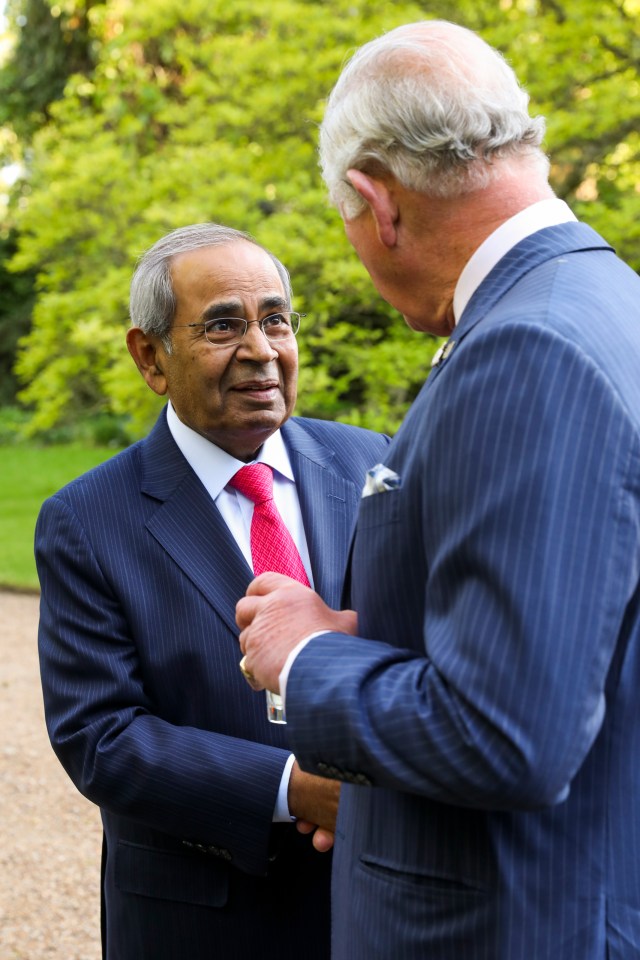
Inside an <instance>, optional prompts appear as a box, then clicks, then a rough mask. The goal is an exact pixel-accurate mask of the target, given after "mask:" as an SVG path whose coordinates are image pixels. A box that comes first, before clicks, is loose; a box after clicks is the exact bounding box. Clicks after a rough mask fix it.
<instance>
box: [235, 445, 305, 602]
mask: <svg viewBox="0 0 640 960" xmlns="http://www.w3.org/2000/svg"><path fill="white" fill-rule="evenodd" d="M229 486H231V487H235V489H236V490H238V491H239V492H240V493H242V494H244V496H245V497H248V499H249V500H251V501H252V502H253V503H254V508H253V517H252V519H251V558H252V560H253V572H254V573H255V575H256V576H258V574H259V573H264V572H265V571H266V570H273V571H275V572H276V573H286V575H287V576H288V577H292V578H293V579H294V580H299V581H300V583H304V585H305V586H307V587H308V586H310V584H309V579H308V577H307V573H306V571H305V569H304V564H303V563H302V560H301V559H300V554H299V553H298V550H297V547H296V545H295V543H294V542H293V537H292V536H291V534H290V533H289V531H288V530H287V528H286V526H285V523H284V520H283V519H282V517H281V516H280V514H279V513H278V508H277V507H276V505H275V503H274V502H273V471H272V470H271V467H269V466H267V464H266V463H252V464H251V465H250V466H248V467H242V469H241V470H238V472H237V473H236V474H235V476H233V477H232V478H231V480H229Z"/></svg>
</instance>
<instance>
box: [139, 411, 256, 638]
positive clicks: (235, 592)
mask: <svg viewBox="0 0 640 960" xmlns="http://www.w3.org/2000/svg"><path fill="white" fill-rule="evenodd" d="M141 453H142V485H141V486H142V491H143V493H146V494H148V495H149V496H151V497H154V498H155V499H157V500H160V501H162V502H161V503H160V505H159V506H158V509H157V510H156V511H155V512H154V513H153V514H152V515H151V516H150V517H149V519H148V521H147V528H148V530H149V532H150V533H151V534H152V536H153V537H155V539H156V540H157V541H158V543H159V544H160V545H161V546H162V547H163V548H164V549H165V550H166V552H167V553H168V554H169V555H170V556H171V557H172V558H173V560H174V561H175V562H176V563H177V565H178V566H179V567H180V569H181V570H182V571H183V572H184V574H185V575H186V576H187V577H188V578H189V579H190V580H191V581H192V583H193V584H194V585H195V586H196V587H197V588H198V590H200V591H201V593H202V594H203V595H204V596H205V597H206V599H207V600H208V602H209V603H210V604H211V606H212V607H214V609H215V610H216V611H217V612H218V613H219V615H220V616H221V617H222V619H223V620H224V621H225V622H226V624H227V626H228V627H229V629H230V630H231V631H232V633H234V634H235V633H237V626H236V620H235V605H236V599H237V598H238V597H240V596H243V595H244V593H245V591H246V589H247V586H248V585H249V583H250V582H251V580H252V579H253V573H252V571H251V569H250V568H249V566H248V565H247V563H246V561H245V559H244V557H243V556H242V553H241V551H240V550H239V548H238V546H237V545H236V542H235V540H234V539H233V537H232V536H231V534H230V532H229V528H228V527H227V525H226V523H225V522H224V520H223V519H222V516H221V515H220V513H219V511H218V509H217V508H216V506H215V504H213V503H212V502H211V498H210V497H209V494H208V493H207V491H206V490H205V488H204V487H203V486H202V484H201V483H200V481H199V480H198V478H197V476H196V475H195V473H194V472H193V470H192V469H191V467H190V466H189V464H188V463H187V461H186V460H185V459H184V457H183V456H182V454H181V452H180V450H179V449H178V447H177V445H176V444H175V442H174V440H173V437H172V436H171V434H170V432H169V428H168V426H167V423H166V414H165V413H164V412H163V413H162V414H161V416H160V418H159V420H158V422H157V424H156V426H155V427H154V429H153V430H152V432H151V433H150V434H149V437H148V438H147V440H145V441H143V443H142V444H141Z"/></svg>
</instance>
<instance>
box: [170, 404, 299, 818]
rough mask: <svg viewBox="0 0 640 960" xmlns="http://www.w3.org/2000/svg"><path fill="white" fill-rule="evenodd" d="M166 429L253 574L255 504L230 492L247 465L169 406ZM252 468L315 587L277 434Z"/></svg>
mask: <svg viewBox="0 0 640 960" xmlns="http://www.w3.org/2000/svg"><path fill="white" fill-rule="evenodd" d="M167 424H168V426H169V430H170V431H171V436H172V437H173V439H174V440H175V442H176V444H177V445H178V448H179V449H180V452H181V453H182V455H183V456H184V458H185V460H186V461H187V463H188V464H189V466H190V467H191V469H192V470H193V471H194V473H195V474H196V476H197V477H198V479H199V480H200V481H201V483H202V484H203V486H204V487H205V489H206V491H207V493H208V494H209V496H210V497H211V499H212V500H213V502H214V503H215V505H216V507H217V509H218V510H219V511H220V513H221V514H222V518H223V520H224V521H225V523H226V524H227V526H228V527H229V530H230V531H231V535H232V536H233V538H234V540H235V541H236V543H237V544H238V547H239V548H240V550H241V551H242V553H243V556H244V558H245V560H246V561H247V564H248V565H249V567H250V568H251V569H253V563H252V560H251V518H252V516H253V503H252V502H251V500H249V499H248V498H247V497H245V496H244V495H243V494H241V493H240V492H239V491H238V490H236V489H235V488H233V487H229V486H228V483H229V480H231V478H232V477H233V476H234V474H236V473H237V472H238V470H240V469H241V467H245V466H247V464H246V463H244V462H243V461H242V460H236V458H235V457H232V456H231V454H229V453H226V452H225V451H224V450H221V449H220V447H217V446H216V445H215V444H214V443H211V441H210V440H207V439H206V438H205V437H203V436H202V435H201V434H199V433H196V431H195V430H192V429H191V428H190V427H187V426H186V424H184V423H183V422H182V421H181V420H180V419H179V418H178V415H177V414H176V412H175V410H174V409H173V406H172V405H171V404H169V405H168V407H167ZM252 462H254V463H266V464H268V466H270V467H271V468H272V470H273V499H274V501H275V503H276V506H277V508H278V510H279V512H280V515H281V517H282V519H283V520H284V522H285V524H286V526H287V528H288V530H289V533H290V534H291V536H292V537H293V540H294V543H295V545H296V547H297V548H298V552H299V553H300V557H301V558H302V563H303V564H304V568H305V570H306V572H307V576H308V578H309V583H310V584H311V586H313V577H312V573H311V562H310V559H309V548H308V546H307V539H306V537H305V533H304V526H303V523H302V513H301V512H300V502H299V500H298V493H297V490H296V484H295V480H294V476H293V470H292V469H291V463H290V461H289V454H288V453H287V448H286V447H285V445H284V440H283V439H282V435H281V433H280V431H279V430H278V431H276V433H274V434H272V435H271V436H270V437H269V439H268V440H265V442H264V443H263V445H262V447H261V449H260V452H259V454H258V457H257V459H256V460H255V461H252ZM239 654H240V648H238V659H239ZM265 711H266V706H265ZM293 761H294V757H293V754H292V755H291V756H290V757H289V759H288V761H287V764H286V766H285V768H284V771H283V774H282V780H281V781H280V789H279V790H278V797H277V799H276V806H275V810H274V815H273V819H274V821H276V822H282V821H289V820H291V819H292V818H291V815H290V813H289V805H288V803H287V792H288V787H289V778H290V776H291V767H292V765H293Z"/></svg>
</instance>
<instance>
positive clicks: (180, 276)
mask: <svg viewBox="0 0 640 960" xmlns="http://www.w3.org/2000/svg"><path fill="white" fill-rule="evenodd" d="M171 279H172V283H173V290H174V293H175V295H176V297H177V300H178V305H180V304H181V303H184V302H185V301H190V302H194V301H198V302H200V303H211V302H213V301H216V300H219V301H229V302H231V301H234V300H235V301H238V302H243V301H245V300H246V299H254V300H260V299H261V298H263V297H273V296H274V295H280V296H282V297H283V298H284V296H285V291H284V287H283V285H282V281H281V279H280V275H279V274H278V271H277V269H276V265H275V263H274V262H273V260H272V259H271V257H269V256H268V254H267V253H265V251H264V250H262V249H261V248H260V247H257V246H256V245H255V244H253V243H248V242H247V241H245V240H240V241H234V242H233V243H225V244H221V245H219V246H214V247H201V248H200V249H198V250H189V251H187V252H186V253H180V254H178V255H177V256H176V257H174V258H173V260H172V261H171Z"/></svg>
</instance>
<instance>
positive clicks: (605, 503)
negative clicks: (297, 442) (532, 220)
mask: <svg viewBox="0 0 640 960" xmlns="http://www.w3.org/2000/svg"><path fill="white" fill-rule="evenodd" d="M453 339H454V340H455V341H456V346H455V348H454V349H453V350H452V351H451V352H450V353H449V356H448V359H447V360H446V361H445V362H444V363H443V364H442V365H441V366H440V367H439V368H436V370H435V371H434V374H433V375H432V376H431V377H430V378H429V380H428V381H427V383H426V384H425V386H424V388H423V390H422V392H421V394H420V395H419V397H418V399H417V400H416V401H415V403H414V405H413V407H412V409H411V411H410V412H409V415H408V416H407V418H406V420H405V423H404V424H403V426H402V428H401V430H400V431H399V433H398V434H397V436H396V437H395V439H394V440H393V442H392V444H391V446H390V448H389V451H388V453H387V456H386V457H385V458H384V462H385V464H386V465H387V466H388V467H390V468H391V469H392V470H394V471H395V472H396V473H398V474H399V475H400V477H401V481H402V483H401V487H400V489H399V490H397V491H390V492H386V493H383V494H379V495H376V496H371V497H368V498H366V499H365V500H363V501H362V502H361V507H360V511H359V516H358V522H357V530H356V536H355V541H354V545H353V551H352V564H351V582H352V593H353V597H352V599H353V603H354V606H355V608H356V609H357V610H358V616H359V629H360V633H361V635H362V637H363V638H370V639H358V638H352V639H349V640H345V638H344V637H340V636H338V635H329V636H324V637H322V638H319V639H317V640H315V641H312V642H311V643H310V644H308V646H307V647H305V649H304V650H303V651H302V653H301V654H300V656H299V658H298V659H297V660H296V662H295V664H294V666H293V669H292V670H291V673H290V676H289V680H288V685H287V717H288V720H289V728H290V734H291V736H292V743H293V746H294V749H295V752H296V754H297V755H298V757H299V758H300V759H301V762H303V764H304V765H305V767H306V768H307V769H310V770H315V769H317V770H318V771H319V772H320V771H322V770H323V769H326V767H325V766H324V765H330V766H331V767H333V768H337V769H338V771H341V775H342V777H343V779H344V780H345V781H347V782H346V783H345V786H344V788H343V790H344V793H343V799H342V802H341V809H340V816H339V823H338V841H337V844H336V850H335V857H334V934H333V938H334V956H335V958H337V960H342V958H344V960H360V958H362V960H365V958H366V960H376V958H389V960H392V958H393V960H395V958H402V960H418V958H419V960H605V958H606V960H632V958H637V957H638V956H640V765H639V764H638V757H639V756H640V697H639V696H638V690H640V585H639V582H640V280H639V279H638V277H637V276H636V275H635V274H633V273H632V271H631V270H629V269H628V268H627V267H626V266H625V265H624V264H622V263H621V261H619V260H618V259H617V258H616V257H615V256H614V255H613V253H612V252H611V251H610V250H609V248H608V247H607V245H606V244H605V243H604V242H603V241H602V240H601V239H600V238H599V237H597V235H596V234H594V233H593V231H591V230H589V228H586V227H584V226H583V225H580V224H567V225H564V226H562V227H554V228H549V229H548V230H544V231H540V232H539V233H538V234H536V235H534V236H532V237H529V238H528V239H527V240H525V241H523V243H521V244H519V245H518V246H517V247H516V248H515V249H514V250H513V251H511V253H510V254H509V255H508V256H507V257H506V258H505V259H504V260H503V261H502V262H501V263H499V264H498V265H497V266H496V268H495V269H494V271H493V272H492V274H491V275H490V276H489V277H488V278H487V279H486V280H485V282H484V283H483V284H482V286H481V287H480V288H479V289H478V291H476V294H475V296H474V298H473V299H472V301H471V302H470V304H469V305H468V307H467V310H466V311H465V313H464V314H463V316H462V318H461V322H460V324H459V327H458V328H457V329H456V331H455V333H454V337H453ZM338 657H339V659H338ZM328 703H330V704H331V709H327V704H328ZM358 777H361V778H362V777H366V778H368V779H369V780H371V781H372V782H373V784H374V787H373V789H369V788H367V787H363V786H355V785H349V782H354V781H355V780H356V779H357V778H358Z"/></svg>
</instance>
